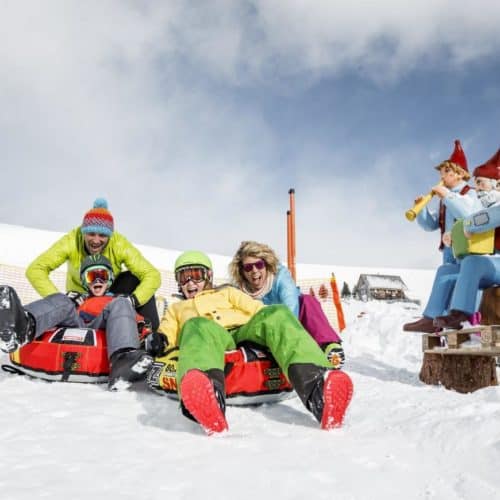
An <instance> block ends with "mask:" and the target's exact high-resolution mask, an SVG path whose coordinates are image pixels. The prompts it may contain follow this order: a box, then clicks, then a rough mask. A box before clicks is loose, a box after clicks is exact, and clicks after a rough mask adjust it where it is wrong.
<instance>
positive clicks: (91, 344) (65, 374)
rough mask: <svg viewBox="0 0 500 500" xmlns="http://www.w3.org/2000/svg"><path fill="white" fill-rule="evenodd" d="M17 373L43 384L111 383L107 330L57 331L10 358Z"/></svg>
mask: <svg viewBox="0 0 500 500" xmlns="http://www.w3.org/2000/svg"><path fill="white" fill-rule="evenodd" d="M10 361H11V363H12V364H13V365H14V366H15V369H16V370H17V371H19V372H21V373H24V374H26V375H30V376H32V377H36V378H41V379H44V380H52V381H62V382H92V383H103V382H107V381H108V375H109V362H108V355H107V349H106V333H105V331H104V330H92V329H90V328H66V327H63V328H55V329H53V330H48V331H46V332H45V333H44V334H42V335H41V336H40V337H39V338H38V339H36V340H34V341H33V342H30V343H29V344H26V345H25V346H23V347H21V348H20V349H18V350H17V351H15V352H13V353H11V354H10Z"/></svg>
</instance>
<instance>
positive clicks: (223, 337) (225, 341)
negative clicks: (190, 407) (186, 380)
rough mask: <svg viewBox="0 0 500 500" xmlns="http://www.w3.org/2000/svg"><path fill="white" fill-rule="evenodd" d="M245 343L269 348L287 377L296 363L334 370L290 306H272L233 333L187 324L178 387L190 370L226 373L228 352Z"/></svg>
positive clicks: (208, 323)
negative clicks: (223, 371)
mask: <svg viewBox="0 0 500 500" xmlns="http://www.w3.org/2000/svg"><path fill="white" fill-rule="evenodd" d="M243 341H251V342H255V343H256V344H260V345H261V346H264V347H267V349H268V350H269V351H270V352H271V354H272V355H273V357H274V359H275V360H276V362H277V363H278V365H279V367H280V368H281V369H282V370H283V373H284V374H285V375H286V376H287V377H288V368H289V366H290V365H292V364H296V363H298V364H312V365H316V366H320V367H324V368H328V369H330V368H331V365H330V363H329V362H328V360H327V359H326V357H325V354H324V352H323V351H322V350H321V348H320V347H319V346H318V344H317V343H316V342H315V341H314V340H313V338H312V337H311V336H310V335H309V334H308V333H307V332H306V330H304V327H303V326H302V325H301V324H300V323H299V321H298V320H297V318H296V317H295V316H294V315H293V314H292V312H291V311H290V310H289V309H288V307H286V306H284V305H271V306H266V307H264V308H262V309H261V310H260V311H259V312H258V313H257V314H255V316H253V317H252V318H251V319H250V321H249V322H248V323H246V324H245V325H242V326H240V327H239V328H236V329H234V330H231V331H227V330H226V329H224V328H223V327H222V326H220V325H219V324H217V323H216V322H215V321H212V320H209V319H206V318H192V319H190V320H188V321H186V323H185V324H184V326H183V327H182V330H181V334H180V342H179V364H178V366H177V387H180V382H181V380H182V377H183V376H184V374H185V373H186V372H187V371H188V370H191V369H198V370H201V371H207V370H210V369H213V368H216V369H219V370H224V354H225V352H226V351H229V350H231V349H235V348H236V345H237V344H239V343H240V342H243Z"/></svg>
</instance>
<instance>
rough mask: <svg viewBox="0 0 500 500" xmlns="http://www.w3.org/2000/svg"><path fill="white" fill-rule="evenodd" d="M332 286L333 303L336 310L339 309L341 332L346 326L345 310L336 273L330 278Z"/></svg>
mask: <svg viewBox="0 0 500 500" xmlns="http://www.w3.org/2000/svg"><path fill="white" fill-rule="evenodd" d="M330 286H331V287H332V292H333V305H334V306H335V310H336V311H337V321H338V324H339V332H341V331H342V330H343V329H344V328H345V319H344V311H343V309H342V302H341V301H340V296H339V289H338V288H337V280H336V279H335V274H334V273H332V277H331V278H330Z"/></svg>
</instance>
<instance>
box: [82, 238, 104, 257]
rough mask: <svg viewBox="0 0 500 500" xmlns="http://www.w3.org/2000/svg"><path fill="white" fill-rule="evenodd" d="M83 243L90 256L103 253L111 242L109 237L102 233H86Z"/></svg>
mask: <svg viewBox="0 0 500 500" xmlns="http://www.w3.org/2000/svg"><path fill="white" fill-rule="evenodd" d="M83 241H84V244H85V248H86V249H87V251H88V252H89V254H90V255H94V254H96V253H102V252H103V250H104V248H105V247H106V245H107V244H108V241H109V236H106V235H105V234H101V233H84V234H83Z"/></svg>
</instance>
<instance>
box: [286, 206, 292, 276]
mask: <svg viewBox="0 0 500 500" xmlns="http://www.w3.org/2000/svg"><path fill="white" fill-rule="evenodd" d="M291 232H292V229H291V226H290V210H287V211H286V265H287V267H288V270H289V271H290V272H292V268H291V266H292V246H291V241H290V240H291V237H292V235H291Z"/></svg>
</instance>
